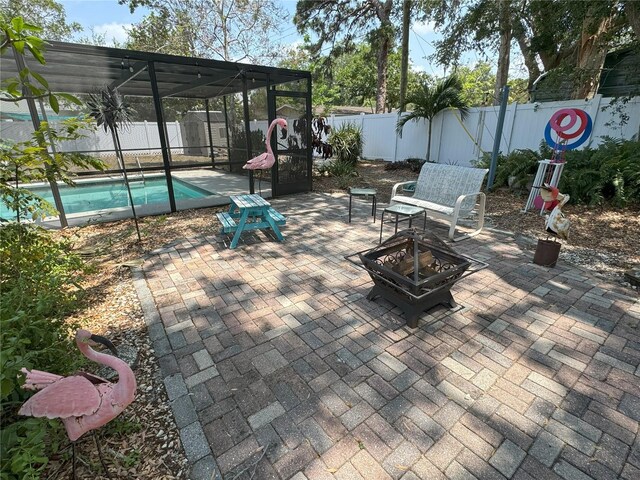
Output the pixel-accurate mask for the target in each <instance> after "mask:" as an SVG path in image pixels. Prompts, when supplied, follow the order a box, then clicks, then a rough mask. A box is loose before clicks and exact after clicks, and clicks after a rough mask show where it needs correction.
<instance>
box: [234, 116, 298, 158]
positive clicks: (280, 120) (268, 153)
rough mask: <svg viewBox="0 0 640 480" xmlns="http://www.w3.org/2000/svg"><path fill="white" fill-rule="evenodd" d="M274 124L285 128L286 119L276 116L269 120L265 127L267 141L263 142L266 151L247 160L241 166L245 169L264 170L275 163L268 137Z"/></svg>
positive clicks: (274, 126)
mask: <svg viewBox="0 0 640 480" xmlns="http://www.w3.org/2000/svg"><path fill="white" fill-rule="evenodd" d="M276 125H280V127H281V128H287V121H286V120H285V119H284V118H276V119H275V120H274V121H273V122H271V125H269V128H268V129H267V141H266V142H265V144H266V146H267V151H266V152H265V153H261V154H260V155H258V156H257V157H253V158H252V159H251V160H249V161H247V163H246V164H245V165H244V166H243V167H242V168H244V169H247V170H266V169H267V168H271V167H273V164H274V163H276V157H275V156H274V155H273V150H271V142H270V141H269V139H270V138H271V134H272V133H273V129H274V128H276Z"/></svg>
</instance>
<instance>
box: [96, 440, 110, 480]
mask: <svg viewBox="0 0 640 480" xmlns="http://www.w3.org/2000/svg"><path fill="white" fill-rule="evenodd" d="M93 441H94V442H96V448H97V449H98V458H100V463H101V464H102V469H103V470H104V474H105V475H106V477H107V478H109V479H110V478H111V475H109V469H108V468H107V464H106V463H104V458H103V457H102V449H101V448H100V442H99V441H98V436H97V435H96V432H95V431H94V432H93Z"/></svg>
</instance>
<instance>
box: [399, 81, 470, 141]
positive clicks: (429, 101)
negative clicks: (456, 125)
mask: <svg viewBox="0 0 640 480" xmlns="http://www.w3.org/2000/svg"><path fill="white" fill-rule="evenodd" d="M407 103H408V104H411V105H413V110H412V111H411V112H409V114H407V115H405V116H403V117H401V118H400V119H399V120H398V123H397V124H396V131H397V132H398V134H399V135H400V136H402V129H403V127H404V125H405V124H406V123H407V122H409V121H412V120H413V121H417V120H419V119H421V118H424V119H426V120H428V121H430V122H431V121H432V120H433V118H434V117H435V116H436V115H437V114H438V113H440V112H441V111H443V110H447V109H449V108H455V109H457V110H458V111H459V112H460V116H461V117H462V120H464V119H465V118H466V117H467V116H468V115H469V105H468V103H467V102H466V101H465V100H464V98H463V97H462V81H461V80H460V78H459V77H458V76H457V75H455V74H454V75H450V76H449V77H447V78H445V79H443V80H441V81H439V82H438V83H437V84H435V85H430V84H429V83H427V82H425V83H423V84H422V85H421V86H420V88H419V89H417V90H416V91H415V92H413V93H412V94H411V95H409V96H408V97H407Z"/></svg>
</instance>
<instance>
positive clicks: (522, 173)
mask: <svg viewBox="0 0 640 480" xmlns="http://www.w3.org/2000/svg"><path fill="white" fill-rule="evenodd" d="M551 155H552V152H551V150H550V149H549V147H548V146H547V145H546V144H541V146H540V152H535V151H533V150H515V151H513V152H511V153H510V154H509V155H507V156H504V155H500V156H498V165H497V169H496V178H495V182H494V188H498V187H504V186H507V185H508V181H509V177H510V176H515V177H516V182H517V183H521V184H522V181H523V180H524V179H525V178H526V177H527V175H533V174H535V173H536V171H537V168H538V166H537V165H538V161H539V160H542V159H547V158H551ZM490 161H491V157H490V156H489V155H488V154H487V155H485V156H484V157H483V158H482V159H481V160H479V161H477V162H474V165H475V166H477V167H481V168H489V164H490ZM565 161H566V165H565V167H564V170H563V172H562V178H561V180H560V185H559V188H560V191H561V192H562V193H566V194H569V195H570V196H571V203H584V204H588V205H600V204H603V203H605V202H608V203H611V204H612V205H615V206H618V207H623V206H625V205H629V204H636V205H640V142H639V141H636V140H619V139H613V138H605V139H604V142H603V143H602V144H601V145H599V146H598V147H597V148H585V149H583V150H572V151H568V152H566V153H565Z"/></svg>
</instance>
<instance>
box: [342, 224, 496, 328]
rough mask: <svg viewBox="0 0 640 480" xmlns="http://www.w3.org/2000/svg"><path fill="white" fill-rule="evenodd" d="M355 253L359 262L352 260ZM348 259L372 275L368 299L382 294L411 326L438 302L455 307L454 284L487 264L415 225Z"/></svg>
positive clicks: (415, 325) (416, 324) (415, 324)
mask: <svg viewBox="0 0 640 480" xmlns="http://www.w3.org/2000/svg"><path fill="white" fill-rule="evenodd" d="M356 256H357V257H358V258H359V260H360V264H358V263H357V262H356V261H354V260H353V258H354V257H356ZM347 258H348V259H349V260H350V261H351V262H352V263H354V264H356V265H357V266H359V267H362V268H364V269H365V270H366V271H367V272H368V273H369V276H371V279H372V280H373V283H374V286H373V288H372V289H371V291H370V292H369V294H368V295H367V298H368V299H369V300H374V299H375V298H376V297H382V298H384V299H386V300H388V301H390V302H391V303H393V304H395V305H397V306H398V307H400V308H401V309H402V310H403V311H404V314H405V318H406V320H407V325H409V327H411V328H416V327H417V326H418V317H419V316H420V314H422V312H424V311H425V310H429V309H430V308H433V307H434V306H436V305H438V304H441V303H442V304H447V305H449V307H451V308H455V307H456V306H457V304H456V302H455V301H454V300H453V296H452V295H451V292H450V290H451V287H453V285H454V284H455V283H456V282H457V281H458V280H461V279H462V278H465V277H467V276H469V275H471V274H472V273H475V272H477V271H479V270H482V269H483V268H485V267H486V266H487V264H486V263H483V262H480V261H478V260H475V259H473V258H471V257H467V256H464V255H460V254H459V253H456V252H455V251H454V250H453V249H452V248H451V247H449V246H448V245H447V244H446V243H444V242H443V241H442V240H440V239H438V238H437V237H435V236H433V235H430V234H428V233H426V232H424V231H423V230H419V229H416V228H412V229H408V230H403V231H401V232H398V233H397V234H395V235H394V236H392V237H390V238H388V239H387V240H385V241H384V242H382V243H381V244H380V245H378V246H377V247H374V248H371V249H369V250H364V251H362V252H358V253H355V254H353V255H349V256H348V257H347Z"/></svg>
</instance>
